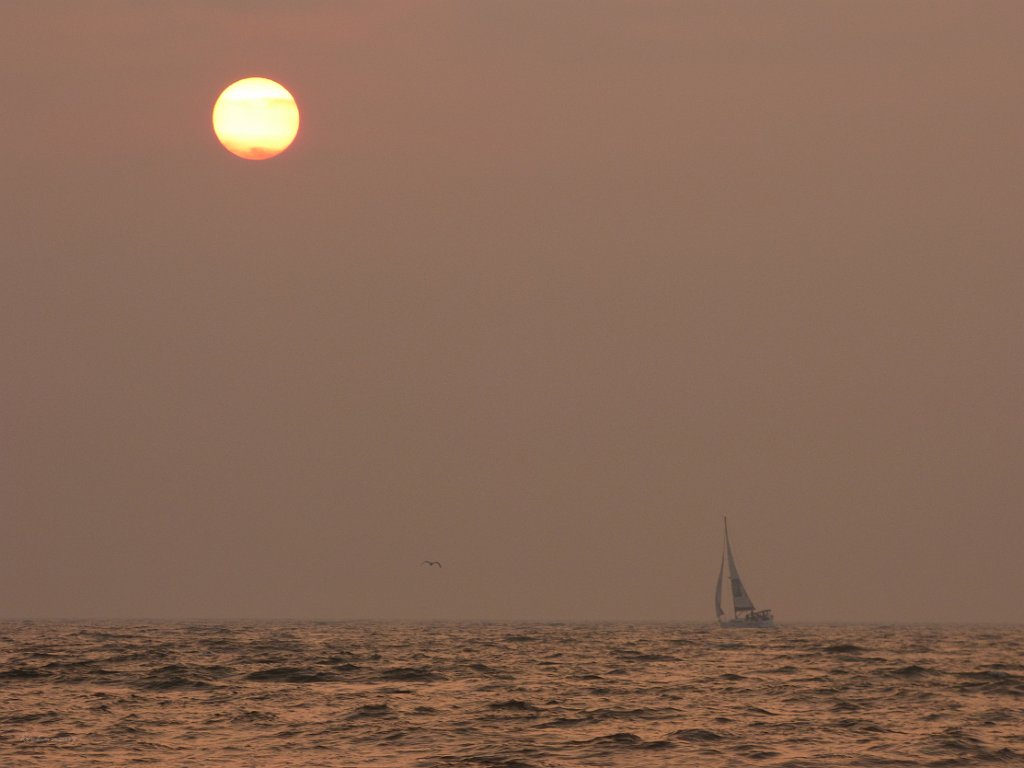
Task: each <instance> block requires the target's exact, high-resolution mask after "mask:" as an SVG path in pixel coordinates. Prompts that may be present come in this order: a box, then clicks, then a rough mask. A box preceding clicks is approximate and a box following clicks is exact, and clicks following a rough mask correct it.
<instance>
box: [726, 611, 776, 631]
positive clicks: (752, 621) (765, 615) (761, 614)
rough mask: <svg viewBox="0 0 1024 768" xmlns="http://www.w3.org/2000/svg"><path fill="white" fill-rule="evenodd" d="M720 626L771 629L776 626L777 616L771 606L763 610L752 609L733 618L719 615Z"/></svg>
mask: <svg viewBox="0 0 1024 768" xmlns="http://www.w3.org/2000/svg"><path fill="white" fill-rule="evenodd" d="M718 626H720V627H725V628H726V629H770V628H772V627H774V626H775V617H774V616H773V615H772V611H771V609H770V608H766V609H765V610H763V611H751V612H750V613H747V614H744V615H742V616H737V617H735V618H733V619H723V618H721V617H719V619H718Z"/></svg>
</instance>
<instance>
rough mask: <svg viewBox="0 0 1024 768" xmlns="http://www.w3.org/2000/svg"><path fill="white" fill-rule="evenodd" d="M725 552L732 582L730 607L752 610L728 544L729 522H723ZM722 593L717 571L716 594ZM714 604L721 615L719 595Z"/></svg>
mask: <svg viewBox="0 0 1024 768" xmlns="http://www.w3.org/2000/svg"><path fill="white" fill-rule="evenodd" d="M725 552H726V555H728V558H729V581H730V582H731V584H732V607H733V610H734V611H752V610H754V603H753V601H751V599H750V595H748V594H747V590H746V588H745V587H744V586H743V582H742V581H740V572H739V571H737V570H736V561H735V560H733V559H732V547H731V546H729V523H728V521H726V523H725ZM721 593H722V572H721V570H719V572H718V591H717V592H716V594H717V595H719V596H720V595H721ZM715 602H716V606H717V608H718V610H719V614H718V615H719V616H721V615H722V614H721V598H720V597H719V598H718V599H717V600H716V601H715Z"/></svg>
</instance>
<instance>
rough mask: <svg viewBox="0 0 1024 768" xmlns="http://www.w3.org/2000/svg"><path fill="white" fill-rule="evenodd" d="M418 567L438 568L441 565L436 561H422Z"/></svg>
mask: <svg viewBox="0 0 1024 768" xmlns="http://www.w3.org/2000/svg"><path fill="white" fill-rule="evenodd" d="M420 565H436V566H437V567H438V568H440V567H441V563H440V561H438V560H424V561H423V562H422V563H420Z"/></svg>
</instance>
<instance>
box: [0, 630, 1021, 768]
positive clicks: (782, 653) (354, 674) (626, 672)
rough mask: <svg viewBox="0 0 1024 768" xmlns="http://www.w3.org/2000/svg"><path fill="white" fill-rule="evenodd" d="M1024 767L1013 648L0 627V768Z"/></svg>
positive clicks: (719, 638) (911, 637)
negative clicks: (138, 767) (144, 767)
mask: <svg viewBox="0 0 1024 768" xmlns="http://www.w3.org/2000/svg"><path fill="white" fill-rule="evenodd" d="M128 765H159V766H165V765H166V766H178V765H181V766H204V767H205V766H293V767H295V768H299V767H305V766H415V767H416V768H433V767H437V768H442V767H443V768H447V767H455V766H460V767H461V766H465V767H466V768H478V767H479V768H492V767H493V768H527V767H528V766H789V767H790V768H805V767H806V768H827V767H828V766H973V765H1012V766H1024V628H1021V627H967V626H908V627H895V626H820V625H806V626H784V627H781V628H779V629H775V630H722V629H718V628H717V627H713V626H710V625H675V626H673V625H668V624H456V623H451V624H402V623H371V622H352V623H242V622H238V623H223V624H220V623H102V624H97V623H80V622H79V623H54V622H6V623H0V766H4V768H6V767H7V766H15V767H16V766H76V767H77V766H128Z"/></svg>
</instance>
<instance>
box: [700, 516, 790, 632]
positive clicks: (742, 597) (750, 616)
mask: <svg viewBox="0 0 1024 768" xmlns="http://www.w3.org/2000/svg"><path fill="white" fill-rule="evenodd" d="M724 522H725V546H723V548H722V564H721V566H719V569H718V582H717V583H716V584H715V615H716V616H717V617H718V625H719V626H721V627H774V626H775V618H774V617H773V616H772V611H771V609H770V608H765V609H763V610H760V611H759V610H757V609H756V608H755V607H754V602H753V600H751V599H750V595H749V594H748V593H747V588H746V587H744V586H743V582H742V581H741V580H740V572H739V571H738V570H736V561H735V560H734V559H733V556H732V546H731V545H730V544H729V522H728V520H724ZM726 563H728V565H729V585H730V590H729V591H730V593H731V594H732V608H733V617H732V618H731V619H727V618H724V616H725V611H724V610H723V609H722V577H723V576H724V574H725V566H726Z"/></svg>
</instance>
